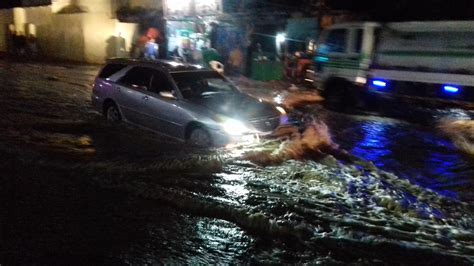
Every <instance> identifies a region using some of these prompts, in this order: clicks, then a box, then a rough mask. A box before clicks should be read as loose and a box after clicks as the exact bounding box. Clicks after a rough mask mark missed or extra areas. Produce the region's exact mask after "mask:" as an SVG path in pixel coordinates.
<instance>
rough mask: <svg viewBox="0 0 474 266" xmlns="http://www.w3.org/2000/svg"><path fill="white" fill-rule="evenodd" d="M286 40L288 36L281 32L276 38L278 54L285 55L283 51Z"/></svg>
mask: <svg viewBox="0 0 474 266" xmlns="http://www.w3.org/2000/svg"><path fill="white" fill-rule="evenodd" d="M285 40H286V34H285V33H284V32H280V33H278V34H277V35H276V36H275V42H276V48H277V53H278V54H279V55H281V54H282V53H283V51H282V49H281V48H282V46H283V43H284V42H285Z"/></svg>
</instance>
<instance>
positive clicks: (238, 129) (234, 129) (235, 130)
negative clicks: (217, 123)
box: [221, 118, 250, 135]
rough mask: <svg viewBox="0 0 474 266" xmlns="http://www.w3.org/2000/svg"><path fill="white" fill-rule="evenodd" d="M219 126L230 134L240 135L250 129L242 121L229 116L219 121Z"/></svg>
mask: <svg viewBox="0 0 474 266" xmlns="http://www.w3.org/2000/svg"><path fill="white" fill-rule="evenodd" d="M221 126H222V128H223V129H224V131H225V132H227V133H228V134H230V135H242V134H244V133H246V132H248V131H250V130H249V129H248V128H247V126H245V125H244V123H242V122H240V121H238V120H235V119H231V118H228V119H225V120H224V121H223V122H221Z"/></svg>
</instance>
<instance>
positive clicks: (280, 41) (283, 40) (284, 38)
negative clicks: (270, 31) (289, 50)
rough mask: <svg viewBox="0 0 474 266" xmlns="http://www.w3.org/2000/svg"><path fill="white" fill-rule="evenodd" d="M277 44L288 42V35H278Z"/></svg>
mask: <svg viewBox="0 0 474 266" xmlns="http://www.w3.org/2000/svg"><path fill="white" fill-rule="evenodd" d="M275 39H276V42H277V43H283V42H285V40H286V34H285V33H278V34H277V35H276V37H275Z"/></svg>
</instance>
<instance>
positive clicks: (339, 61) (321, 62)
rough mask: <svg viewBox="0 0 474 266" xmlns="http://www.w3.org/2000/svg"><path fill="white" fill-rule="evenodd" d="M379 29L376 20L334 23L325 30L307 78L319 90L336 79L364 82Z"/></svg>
mask: <svg viewBox="0 0 474 266" xmlns="http://www.w3.org/2000/svg"><path fill="white" fill-rule="evenodd" d="M379 28H380V25H379V24H378V23H374V22H363V23H344V24H337V25H334V26H332V27H330V28H328V29H326V30H324V31H323V32H322V33H321V36H320V38H319V41H318V44H317V50H316V56H315V58H314V67H313V68H312V69H310V70H308V73H307V80H308V81H310V82H313V84H314V85H315V87H316V88H317V89H319V90H322V91H324V90H330V89H331V88H330V87H331V86H330V85H331V84H332V83H335V82H336V83H340V84H342V83H346V84H358V85H361V86H363V85H365V83H366V81H367V71H368V70H369V66H370V64H371V62H372V59H373V55H374V49H375V41H376V33H377V31H378V29H379ZM328 92H329V91H328Z"/></svg>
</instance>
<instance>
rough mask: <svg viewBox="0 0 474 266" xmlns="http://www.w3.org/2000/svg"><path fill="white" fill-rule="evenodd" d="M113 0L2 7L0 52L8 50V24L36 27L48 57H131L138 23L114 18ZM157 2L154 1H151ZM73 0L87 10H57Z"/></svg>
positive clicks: (100, 59) (96, 60)
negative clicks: (112, 15) (70, 11)
mask: <svg viewBox="0 0 474 266" xmlns="http://www.w3.org/2000/svg"><path fill="white" fill-rule="evenodd" d="M111 1H113V0H103V1H96V0H71V1H70V0H55V1H53V5H51V6H45V7H29V8H15V9H5V10H0V52H5V51H7V32H8V25H9V24H13V23H15V24H16V25H17V27H18V28H21V30H22V32H25V28H26V27H27V26H28V25H29V24H33V25H34V26H30V27H31V28H36V36H37V44H38V48H39V50H40V52H41V53H42V54H43V55H45V56H47V57H54V58H59V59H66V60H74V61H83V62H89V63H102V62H104V61H105V59H106V58H109V57H117V56H121V57H123V56H128V54H129V51H130V49H131V46H132V42H133V40H134V38H136V37H137V36H136V34H137V33H138V25H137V24H134V23H120V22H119V21H118V20H116V19H113V18H111V13H112V12H111V10H112V8H113V6H112V5H111V4H110V3H111ZM150 1H155V0H150ZM71 2H75V3H77V4H79V5H81V6H82V5H84V6H86V5H87V6H86V7H87V10H90V11H89V12H86V13H74V14H60V13H55V12H57V11H59V10H61V8H63V7H65V6H68V5H69V4H70V3H71Z"/></svg>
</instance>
